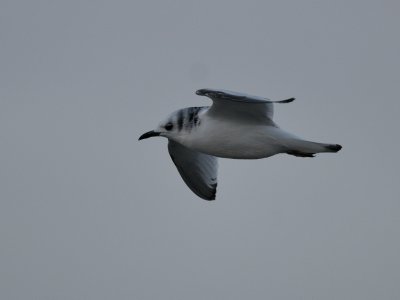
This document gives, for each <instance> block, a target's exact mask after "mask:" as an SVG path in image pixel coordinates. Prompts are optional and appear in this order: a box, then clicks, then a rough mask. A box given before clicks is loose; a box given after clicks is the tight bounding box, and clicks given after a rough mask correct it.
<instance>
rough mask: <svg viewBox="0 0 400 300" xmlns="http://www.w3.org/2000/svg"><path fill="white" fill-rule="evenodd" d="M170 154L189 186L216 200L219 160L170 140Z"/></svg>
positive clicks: (202, 195) (196, 191)
mask: <svg viewBox="0 0 400 300" xmlns="http://www.w3.org/2000/svg"><path fill="white" fill-rule="evenodd" d="M168 151H169V155H170V156H171V158H172V161H173V162H174V164H175V166H176V167H177V169H178V171H179V174H181V176H182V179H183V181H185V183H186V184H187V186H188V187H189V188H190V189H191V190H192V191H193V192H194V193H195V194H196V195H197V196H199V197H200V198H203V199H205V200H214V199H215V194H216V192H217V170H218V160H217V158H216V157H215V156H211V155H207V154H204V153H200V152H197V151H193V150H190V149H188V148H186V147H184V146H182V145H181V144H179V143H176V142H174V141H171V140H169V142H168Z"/></svg>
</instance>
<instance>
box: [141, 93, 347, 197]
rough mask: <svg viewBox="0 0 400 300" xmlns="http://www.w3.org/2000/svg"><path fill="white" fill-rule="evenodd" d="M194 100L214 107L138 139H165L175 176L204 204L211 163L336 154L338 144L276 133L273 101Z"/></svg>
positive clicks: (212, 182) (180, 115)
mask: <svg viewBox="0 0 400 300" xmlns="http://www.w3.org/2000/svg"><path fill="white" fill-rule="evenodd" d="M196 94H198V95H204V96H208V97H210V98H211V99H212V100H213V105H212V106H210V107H188V108H184V109H180V110H178V111H175V112H174V113H172V114H171V115H170V116H169V117H168V118H167V120H166V121H163V122H161V123H160V125H159V126H158V129H157V131H151V132H148V133H146V134H144V135H142V136H141V137H140V139H143V138H147V137H150V136H156V135H161V136H165V137H167V138H168V139H169V152H170V155H171V157H172V159H173V161H174V163H175V165H176V166H177V168H178V171H179V172H180V174H181V175H182V177H183V179H184V181H185V182H186V184H187V185H188V186H189V187H190V188H191V189H192V191H193V192H195V193H196V194H197V195H198V196H200V197H202V198H204V199H207V200H212V199H215V192H216V173H217V160H216V157H222V158H234V159H259V158H265V157H269V156H272V155H275V154H279V153H286V154H290V155H294V156H300V157H313V156H314V155H315V154H316V153H320V152H337V151H339V150H340V149H341V146H340V145H337V144H324V143H316V142H310V141H306V140H303V139H301V138H299V137H297V136H295V135H293V134H290V133H288V132H286V131H284V130H282V129H281V128H279V127H278V126H277V125H276V124H275V123H274V121H273V119H272V118H273V103H274V101H271V100H269V99H266V98H261V97H256V96H250V95H247V94H241V93H235V92H230V91H224V90H211V89H202V90H198V91H197V92H196ZM293 100H294V98H290V99H287V100H281V101H275V102H278V103H289V102H292V101H293Z"/></svg>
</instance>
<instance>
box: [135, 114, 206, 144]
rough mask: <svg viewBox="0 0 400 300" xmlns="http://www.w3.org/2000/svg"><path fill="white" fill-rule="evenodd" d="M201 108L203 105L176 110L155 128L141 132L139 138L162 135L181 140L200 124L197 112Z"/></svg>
mask: <svg viewBox="0 0 400 300" xmlns="http://www.w3.org/2000/svg"><path fill="white" fill-rule="evenodd" d="M202 109H203V107H188V108H183V109H180V110H177V111H175V112H173V113H172V114H170V115H169V116H168V117H167V118H166V119H165V120H163V121H162V122H160V123H159V124H158V126H157V128H156V129H154V130H151V131H148V132H146V133H144V134H142V135H141V136H140V137H139V140H143V139H147V138H150V137H153V136H162V137H166V138H168V139H171V140H174V141H176V142H182V141H183V140H184V139H185V138H186V137H187V136H188V135H190V133H191V131H192V130H193V129H194V128H196V127H197V126H198V125H199V124H200V122H199V117H198V114H199V112H200V111H201V110H202Z"/></svg>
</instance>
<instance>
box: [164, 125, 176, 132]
mask: <svg viewBox="0 0 400 300" xmlns="http://www.w3.org/2000/svg"><path fill="white" fill-rule="evenodd" d="M172 127H174V125H172V123H168V124H167V125H165V129H166V130H168V131H170V130H172Z"/></svg>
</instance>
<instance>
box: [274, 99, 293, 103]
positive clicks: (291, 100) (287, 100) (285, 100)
mask: <svg viewBox="0 0 400 300" xmlns="http://www.w3.org/2000/svg"><path fill="white" fill-rule="evenodd" d="M295 99H296V98H289V99H284V100H280V101H278V103H290V102H293V101H294V100H295Z"/></svg>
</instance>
